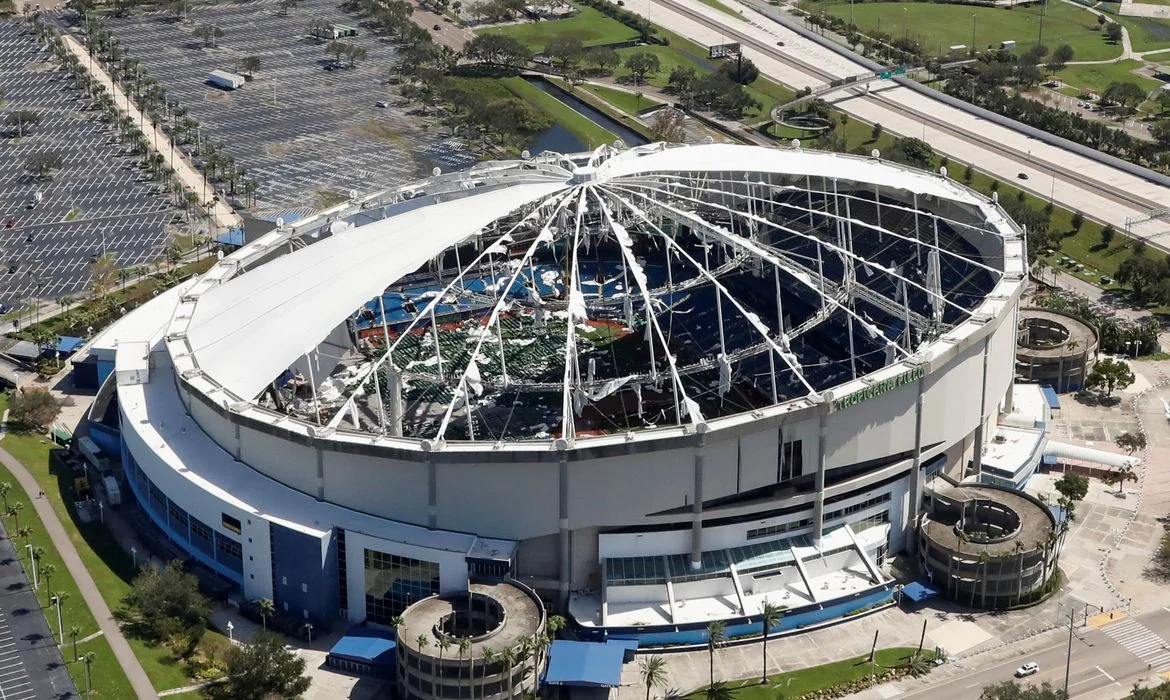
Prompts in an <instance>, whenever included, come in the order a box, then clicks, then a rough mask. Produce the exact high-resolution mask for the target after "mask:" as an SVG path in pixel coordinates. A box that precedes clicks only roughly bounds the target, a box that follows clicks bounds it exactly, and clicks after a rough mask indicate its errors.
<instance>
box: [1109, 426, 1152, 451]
mask: <svg viewBox="0 0 1170 700" xmlns="http://www.w3.org/2000/svg"><path fill="white" fill-rule="evenodd" d="M1113 442H1114V444H1116V445H1117V446H1118V447H1120V448H1121V449H1123V450H1125V453H1126V454H1127V455H1129V456H1131V457H1132V456H1133V453H1134V452H1141V451H1142V450H1144V449H1146V447H1147V446H1148V444H1149V443H1148V442H1147V441H1146V434H1145V432H1144V431H1142V430H1139V431H1137V432H1134V433H1131V432H1128V431H1127V432H1124V433H1121V434H1120V435H1118V436H1117V437H1116V438H1115V439H1114V440H1113Z"/></svg>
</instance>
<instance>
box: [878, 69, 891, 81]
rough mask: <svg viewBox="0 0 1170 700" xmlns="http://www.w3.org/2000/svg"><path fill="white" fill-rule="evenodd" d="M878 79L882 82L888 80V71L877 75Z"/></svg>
mask: <svg viewBox="0 0 1170 700" xmlns="http://www.w3.org/2000/svg"><path fill="white" fill-rule="evenodd" d="M878 77H879V78H881V79H882V80H889V79H890V71H888V70H884V71H882V72H881V73H878Z"/></svg>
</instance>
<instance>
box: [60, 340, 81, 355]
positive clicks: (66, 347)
mask: <svg viewBox="0 0 1170 700" xmlns="http://www.w3.org/2000/svg"><path fill="white" fill-rule="evenodd" d="M82 345H85V340H84V339H82V338H74V337H73V336H71V335H63V336H61V337H60V338H58V339H57V352H63V353H66V354H68V353H71V352H73V351H75V350H77V348H79V347H81V346H82Z"/></svg>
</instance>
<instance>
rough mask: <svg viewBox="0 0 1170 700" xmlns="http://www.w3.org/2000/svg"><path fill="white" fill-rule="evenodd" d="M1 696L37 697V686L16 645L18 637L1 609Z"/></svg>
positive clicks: (13, 698)
mask: <svg viewBox="0 0 1170 700" xmlns="http://www.w3.org/2000/svg"><path fill="white" fill-rule="evenodd" d="M0 697H2V698H4V699H5V700H25V699H26V698H34V697H36V688H34V687H33V684H32V680H31V679H30V678H29V675H28V669H27V668H25V666H24V659H23V658H21V652H20V649H19V648H17V646H16V637H14V636H13V634H12V627H10V626H9V625H8V619H7V616H6V615H5V614H4V612H3V611H0Z"/></svg>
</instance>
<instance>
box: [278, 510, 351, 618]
mask: <svg viewBox="0 0 1170 700" xmlns="http://www.w3.org/2000/svg"><path fill="white" fill-rule="evenodd" d="M270 533H271V535H270V536H271V538H272V569H273V573H274V574H275V578H274V579H273V581H272V590H273V599H274V600H275V601H276V603H277V605H278V606H279V607H280V608H282V609H283V607H284V604H285V603H287V604H288V612H289V614H290V615H295V616H297V617H302V616H304V611H305V610H308V611H309V618H310V619H315V620H333V619H335V618H336V617H337V613H338V606H339V605H340V603H339V601H338V595H337V585H338V583H337V539H336V537H335V536H334V533H333V532H332V531H330V532H329V533H328V534H327V535H326V536H325V537H326V538H328V542H327V543H323V542H322V540H319V539H317V538H316V537H313V536H311V535H307V534H305V533H303V532H297V531H295V530H291V529H289V528H286V527H282V526H280V525H277V524H275V523H272V524H271V525H270ZM326 545H327V546H328V549H327V550H325V551H322V550H323V549H324V546H326Z"/></svg>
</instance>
